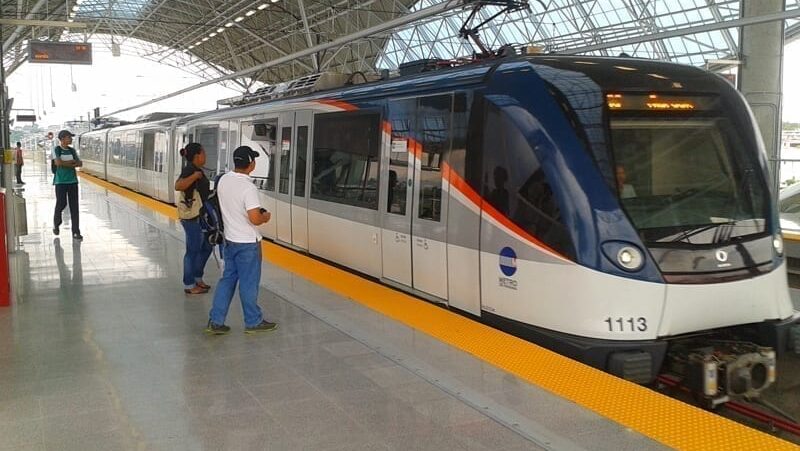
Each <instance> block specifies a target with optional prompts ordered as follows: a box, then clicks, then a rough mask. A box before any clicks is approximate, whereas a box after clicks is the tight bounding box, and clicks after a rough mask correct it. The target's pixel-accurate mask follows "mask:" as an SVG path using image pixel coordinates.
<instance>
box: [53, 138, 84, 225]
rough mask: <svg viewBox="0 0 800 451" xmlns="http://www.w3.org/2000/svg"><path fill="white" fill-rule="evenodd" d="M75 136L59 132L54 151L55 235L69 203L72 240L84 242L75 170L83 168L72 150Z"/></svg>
mask: <svg viewBox="0 0 800 451" xmlns="http://www.w3.org/2000/svg"><path fill="white" fill-rule="evenodd" d="M73 136H75V135H73V134H72V133H71V132H70V131H69V130H61V131H60V132H58V141H59V144H58V145H57V146H56V147H55V148H54V149H53V164H54V165H55V171H54V173H55V175H54V177H53V185H55V187H56V211H55V214H54V215H53V216H54V217H53V234H54V235H58V232H59V227H61V221H62V218H61V213H62V212H63V211H64V207H66V206H67V203H69V215H70V221H71V222H72V239H74V240H82V239H83V235H81V228H80V220H79V217H78V174H77V173H76V172H75V168H79V167H81V166H83V162H82V161H81V159H80V158H79V157H78V152H77V151H76V150H75V149H74V148H72V137H73Z"/></svg>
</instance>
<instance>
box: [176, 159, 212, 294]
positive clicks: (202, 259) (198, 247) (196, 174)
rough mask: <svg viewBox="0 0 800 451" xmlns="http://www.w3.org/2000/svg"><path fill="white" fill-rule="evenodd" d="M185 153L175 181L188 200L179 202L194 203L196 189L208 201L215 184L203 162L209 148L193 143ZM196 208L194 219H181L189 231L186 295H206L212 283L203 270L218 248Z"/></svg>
mask: <svg viewBox="0 0 800 451" xmlns="http://www.w3.org/2000/svg"><path fill="white" fill-rule="evenodd" d="M181 156H182V157H183V158H185V159H186V166H185V167H184V168H183V171H181V176H180V177H179V178H178V180H177V181H176V182H175V190H176V191H182V192H183V197H184V199H187V200H185V201H183V200H182V201H179V202H193V200H192V199H195V198H194V192H195V191H197V193H198V194H199V195H200V201H201V205H202V204H203V203H205V202H208V196H209V194H211V183H210V182H209V181H208V177H206V174H205V173H204V172H203V165H205V164H206V151H205V149H203V146H202V145H200V144H199V143H189V144H187V145H186V147H185V148H183V149H181ZM196 211H197V216H195V217H193V218H191V217H190V218H183V217H182V218H181V225H182V226H183V231H184V232H185V233H186V253H185V254H184V256H183V292H184V293H186V294H203V293H208V290H210V289H211V286H210V285H207V284H206V283H205V282H203V273H204V272H205V268H206V262H208V257H210V256H211V252H212V251H213V250H214V247H213V246H211V243H209V241H208V237H207V236H206V233H204V232H203V227H202V225H201V224H200V210H199V208H198V209H197V210H196Z"/></svg>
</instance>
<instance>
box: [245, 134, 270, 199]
mask: <svg viewBox="0 0 800 451" xmlns="http://www.w3.org/2000/svg"><path fill="white" fill-rule="evenodd" d="M276 127H277V121H274V120H273V121H270V122H268V123H263V122H259V123H252V122H243V123H242V133H241V135H242V136H241V145H243V146H248V147H250V148H251V149H253V150H255V151H256V152H259V153H260V154H261V158H256V169H255V170H254V171H253V173H252V174H251V177H253V179H254V183H255V184H256V186H257V187H259V188H260V189H263V190H267V191H275V177H274V170H273V168H272V162H273V161H274V157H275V152H276V149H277V137H276V132H277V130H276Z"/></svg>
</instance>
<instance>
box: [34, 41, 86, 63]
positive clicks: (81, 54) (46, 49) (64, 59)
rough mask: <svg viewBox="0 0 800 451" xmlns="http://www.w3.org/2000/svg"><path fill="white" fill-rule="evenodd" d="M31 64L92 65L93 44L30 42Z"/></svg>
mask: <svg viewBox="0 0 800 451" xmlns="http://www.w3.org/2000/svg"><path fill="white" fill-rule="evenodd" d="M28 62H29V63H50V64H92V44H90V43H87V42H44V41H29V42H28Z"/></svg>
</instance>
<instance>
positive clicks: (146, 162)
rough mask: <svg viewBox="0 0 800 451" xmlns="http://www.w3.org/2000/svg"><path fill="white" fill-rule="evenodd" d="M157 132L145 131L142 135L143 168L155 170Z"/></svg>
mask: <svg viewBox="0 0 800 451" xmlns="http://www.w3.org/2000/svg"><path fill="white" fill-rule="evenodd" d="M155 147H156V134H155V133H153V132H145V133H143V135H142V165H141V167H142V169H146V170H149V171H153V170H155Z"/></svg>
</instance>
